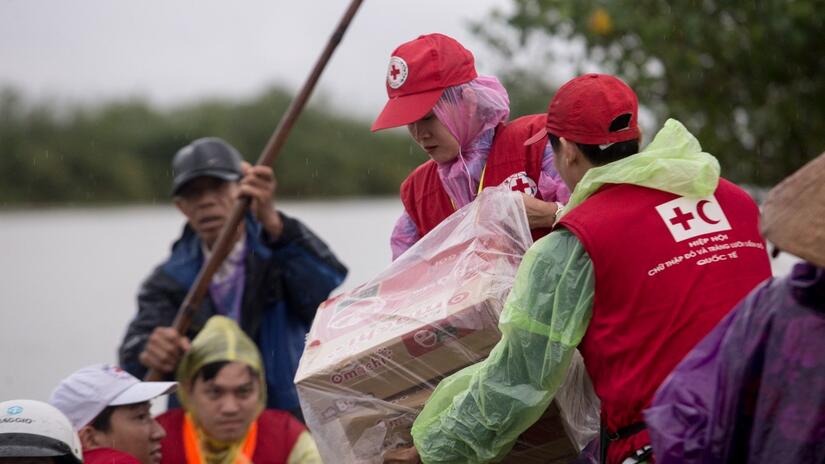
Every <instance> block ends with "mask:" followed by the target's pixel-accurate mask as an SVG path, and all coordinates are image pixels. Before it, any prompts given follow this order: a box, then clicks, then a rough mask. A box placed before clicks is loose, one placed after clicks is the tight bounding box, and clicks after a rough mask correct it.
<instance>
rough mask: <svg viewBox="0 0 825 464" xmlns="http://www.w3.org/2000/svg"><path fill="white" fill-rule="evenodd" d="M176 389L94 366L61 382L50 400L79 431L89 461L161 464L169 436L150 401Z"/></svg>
mask: <svg viewBox="0 0 825 464" xmlns="http://www.w3.org/2000/svg"><path fill="white" fill-rule="evenodd" d="M176 388H177V384H176V383H175V382H141V381H140V380H138V379H137V378H136V377H134V376H132V375H131V374H129V373H128V372H126V371H124V370H123V369H121V368H119V367H117V366H113V365H110V364H96V365H92V366H88V367H84V368H82V369H80V370H78V371H77V372H75V373H73V374H72V375H70V376H69V377H67V378H65V379H64V380H63V381H62V382H60V384H59V385H58V386H57V388H56V389H55V390H54V392H53V393H52V397H51V399H50V400H49V402H50V403H51V404H52V405H53V406H55V407H56V408H57V409H59V410H60V411H62V412H63V414H65V415H66V417H68V418H69V421H70V422H71V425H72V427H73V428H74V430H76V431H77V432H78V435H79V437H80V442H81V444H82V445H83V457H84V460H85V462H86V463H92V464H94V463H101V464H102V463H106V464H157V463H159V462H160V458H161V452H160V441H161V440H162V439H163V438H164V437H165V436H166V432H165V431H164V430H163V427H161V426H160V424H158V423H157V421H155V419H154V418H153V417H152V415H151V414H150V412H149V408H150V403H149V402H150V400H152V399H154V398H157V397H158V396H161V395H166V394H168V393H172V392H173V391H175V389H176Z"/></svg>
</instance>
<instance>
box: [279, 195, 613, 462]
mask: <svg viewBox="0 0 825 464" xmlns="http://www.w3.org/2000/svg"><path fill="white" fill-rule="evenodd" d="M531 244H532V238H531V237H530V231H529V227H528V225H527V218H526V215H525V213H524V207H523V203H522V201H521V198H520V196H519V195H518V194H515V193H513V192H511V191H509V190H506V189H487V190H485V191H484V192H482V194H481V195H479V197H478V199H477V201H474V202H473V203H471V204H469V205H467V206H466V207H464V208H462V209H460V210H459V211H457V212H456V213H454V214H453V215H452V216H450V217H449V218H447V219H446V220H445V221H444V222H442V224H440V225H439V226H438V227H436V228H435V229H434V230H433V231H432V232H430V233H429V234H428V235H426V236H425V237H423V238H422V239H421V240H420V241H419V242H418V243H416V245H414V246H413V247H412V248H410V249H409V250H408V251H407V252H406V253H404V254H403V255H402V256H401V257H399V258H398V259H397V260H396V261H394V262H393V263H392V264H391V265H390V266H389V267H388V268H387V269H386V270H385V271H383V272H382V273H380V274H379V275H378V276H377V277H376V278H374V279H372V280H371V281H369V282H367V283H365V284H363V285H361V286H359V287H357V288H355V289H354V290H352V291H349V292H347V293H344V294H342V295H338V296H336V297H334V298H331V299H329V300H327V301H326V302H324V303H323V304H322V305H321V306H320V307H319V308H318V312H317V315H316V317H315V321H314V323H313V325H312V329H311V330H310V332H309V334H308V336H307V345H306V348H305V351H304V355H303V357H302V358H301V362H300V365H299V367H298V372H297V374H296V377H295V382H296V385H297V389H298V395H299V397H300V401H301V408H302V410H303V413H304V418H305V420H306V423H307V425H308V427H309V429H310V431H311V432H312V433H313V435H314V437H315V440H316V442H317V443H318V447H319V450H320V451H321V455H322V457H323V458H324V459H325V461H326V462H335V463H380V462H382V457H381V456H382V454H383V452H384V451H385V450H387V449H391V448H395V447H398V446H403V445H408V444H410V443H411V437H410V428H411V426H412V423H413V421H414V420H415V417H416V416H417V414H418V412H419V411H420V410H421V408H422V407H423V405H424V402H425V401H426V399H427V398H428V397H429V395H430V394H431V393H432V391H433V390H434V389H435V387H436V385H438V382H439V381H440V380H441V379H442V378H444V377H445V376H447V375H449V374H451V373H453V372H455V371H457V370H459V369H461V368H463V367H466V366H468V365H470V364H473V363H475V362H478V361H480V360H482V359H484V358H485V357H486V356H487V355H488V354H489V352H490V350H491V349H492V348H493V347H494V346H495V344H496V343H497V342H498V340H499V338H500V336H501V334H500V332H499V330H498V319H499V315H500V313H501V310H502V308H503V304H504V301H505V299H506V296H507V294H508V293H509V291H510V287H511V286H512V284H513V280H514V277H515V273H516V269H517V268H518V265H519V263H520V262H521V258H522V256H523V254H524V252H525V251H526V250H527V248H528V247H529V246H530V245H531ZM571 369H572V368H571ZM582 371H583V369H582ZM584 376H585V377H586V373H585V374H584ZM588 381H589V379H588ZM591 392H592V387H591ZM573 396H575V395H573ZM594 396H595V395H594ZM564 409H565V408H564V407H562V410H563V411H564ZM565 412H566V411H564V412H563V415H564V414H565ZM577 414H578V415H581V414H580V413H575V414H573V415H574V416H575V415H577ZM567 416H570V414H567ZM596 417H598V413H597V412H596ZM535 427H543V429H542V432H541V433H533V435H529V433H530V431H528V432H526V433H525V436H528V435H529V436H528V438H529V440H520V442H519V443H518V444H517V446H516V447H515V448H514V450H513V455H514V456H515V455H520V456H524V457H525V458H523V459H521V461H520V462H521V463H526V462H532V461H530V460H529V459H527V458H528V457H529V456H530V452H531V451H533V452H535V451H537V450H539V449H540V446H546V447H547V449H546V452H545V453H543V454H542V456H545V457H547V456H550V455H553V453H556V454H559V455H560V456H565V457H570V455H571V453H572V454H573V455H575V452H576V451H577V448H580V446H577V445H575V444H574V443H575V442H579V441H580V440H579V439H578V438H577V437H576V436H575V433H574V432H575V430H576V429H577V428H581V427H579V426H576V425H573V426H572V427H571V425H570V424H567V423H566V422H565V421H563V420H561V419H560V417H559V414H558V409H556V408H555V407H551V408H550V409H548V412H547V413H546V414H545V416H544V417H543V418H542V420H540V421H539V422H538V423H537V424H536V426H534V428H535ZM531 430H532V429H531ZM568 434H570V435H568ZM531 437H532V438H531ZM570 437H573V438H572V439H571V438H570ZM554 440H555V441H554ZM548 453H549V454H548ZM542 462H546V460H545V461H542Z"/></svg>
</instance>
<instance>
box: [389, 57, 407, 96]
mask: <svg viewBox="0 0 825 464" xmlns="http://www.w3.org/2000/svg"><path fill="white" fill-rule="evenodd" d="M407 74H408V68H407V62H406V61H404V59H403V58H401V57H400V56H393V57H392V58H390V65H389V67H388V68H387V85H389V86H390V87H391V88H393V89H397V88H399V87H401V86H402V85H404V82H405V81H406V80H407Z"/></svg>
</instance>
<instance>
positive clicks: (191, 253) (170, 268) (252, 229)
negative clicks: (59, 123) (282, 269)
mask: <svg viewBox="0 0 825 464" xmlns="http://www.w3.org/2000/svg"><path fill="white" fill-rule="evenodd" d="M244 224H245V229H244V230H245V233H246V243H247V247H248V248H247V249H248V252H250V253H253V254H254V255H256V256H258V257H260V259H261V260H268V259H269V258H270V257H271V256H272V251H271V250H270V249H269V248H268V247H267V246H266V244H265V240H266V239H265V238H264V234H266V232H265V231H264V230H263V227H262V226H261V224H260V223H259V222H258V221H256V220H255V218H254V217H253V216H252V213H250V212H247V213H246V215H245V216H244ZM202 265H203V251H202V250H201V239H200V238H199V237H198V236H197V234H195V231H194V230H192V228H191V227H189V225H188V224H187V225H185V226H184V228H183V233H182V234H181V236H180V238H178V240H177V241H175V243H174V244H173V245H172V254H171V256H170V257H169V260H168V261H166V263H164V264H163V270H164V271H165V272H166V273H167V274H169V276H171V277H172V278H173V279H175V281H177V282H178V284H180V285H181V286H182V287H183V288H189V287H191V286H192V284H193V283H194V282H195V278H197V276H198V272H199V271H200V269H201V266H202Z"/></svg>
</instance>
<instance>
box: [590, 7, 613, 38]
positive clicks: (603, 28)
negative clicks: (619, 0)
mask: <svg viewBox="0 0 825 464" xmlns="http://www.w3.org/2000/svg"><path fill="white" fill-rule="evenodd" d="M587 25H588V27H589V29H590V32H592V33H594V34H598V35H607V34H610V33H611V32H613V20H611V19H610V14H609V13H608V12H607V10H605V9H604V8H602V7H599V8H596V9H595V10H593V13H591V14H590V18H588V20H587Z"/></svg>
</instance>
